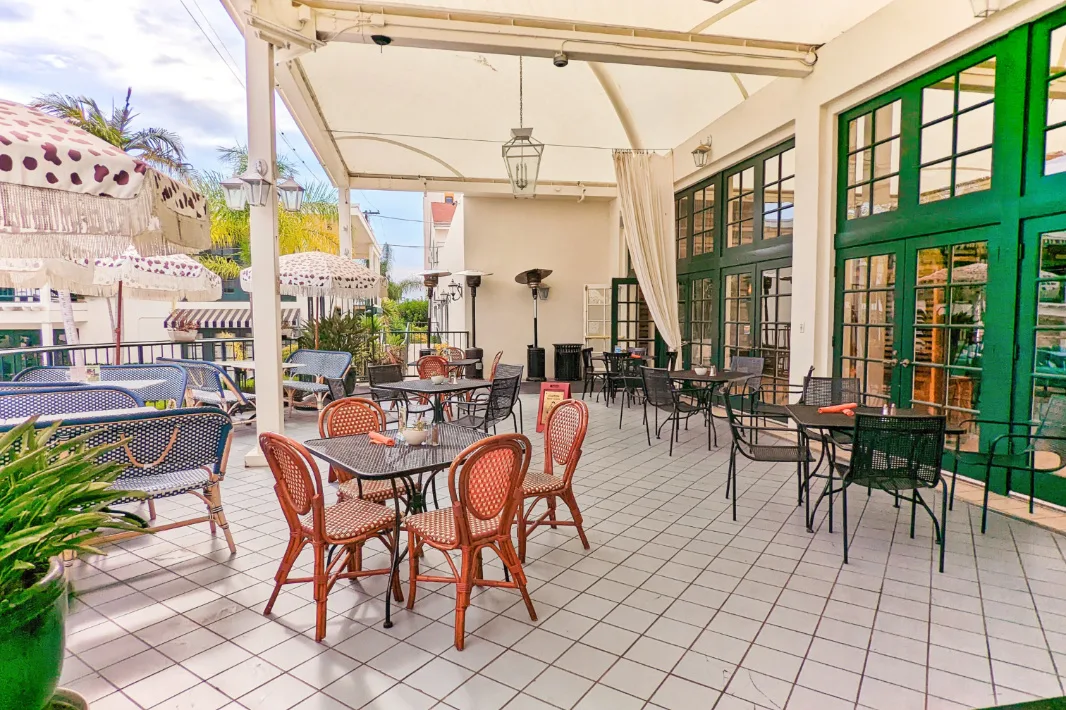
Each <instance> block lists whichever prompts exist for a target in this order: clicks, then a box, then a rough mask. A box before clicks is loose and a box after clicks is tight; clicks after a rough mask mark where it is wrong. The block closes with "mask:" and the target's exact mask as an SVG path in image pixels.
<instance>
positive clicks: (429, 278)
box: [416, 269, 452, 356]
mask: <svg viewBox="0 0 1066 710" xmlns="http://www.w3.org/2000/svg"><path fill="white" fill-rule="evenodd" d="M451 275H452V272H450V271H440V270H436V269H430V270H428V271H419V272H418V273H417V274H416V276H421V277H422V285H423V286H425V287H426V304H427V305H428V308H426V347H425V348H423V349H422V350H420V351H419V356H422V355H432V354H433V291H434V290H435V289H436V288H437V284H438V283H440V279H441V277H443V276H451ZM423 350H424V351H425V352H423Z"/></svg>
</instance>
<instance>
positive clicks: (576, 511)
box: [519, 490, 589, 562]
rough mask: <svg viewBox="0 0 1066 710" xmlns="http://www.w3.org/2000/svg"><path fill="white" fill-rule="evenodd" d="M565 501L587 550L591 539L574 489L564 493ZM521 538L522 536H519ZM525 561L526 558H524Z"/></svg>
mask: <svg viewBox="0 0 1066 710" xmlns="http://www.w3.org/2000/svg"><path fill="white" fill-rule="evenodd" d="M561 497H562V499H563V502H564V503H566V507H567V508H569V509H570V517H571V518H573V520H574V527H576V528H577V534H578V536H579V537H580V538H581V544H582V546H584V548H585V549H586V550H588V549H589V539H588V538H587V537H585V528H584V527H583V525H582V523H583V522H584V519H583V518H582V517H581V509H580V508H578V507H577V498H576V497H575V496H574V492H573V491H572V490H568V491H566V492H565V493H563V494H562V496H561ZM519 539H520V540H521V538H519ZM522 561H523V562H524V561H525V559H524V558H523V560H522Z"/></svg>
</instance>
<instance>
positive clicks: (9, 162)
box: [0, 99, 211, 260]
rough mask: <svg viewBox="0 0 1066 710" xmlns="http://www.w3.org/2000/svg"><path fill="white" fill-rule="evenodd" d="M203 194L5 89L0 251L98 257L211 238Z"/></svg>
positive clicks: (167, 249)
mask: <svg viewBox="0 0 1066 710" xmlns="http://www.w3.org/2000/svg"><path fill="white" fill-rule="evenodd" d="M210 228H211V224H210V218H209V215H208V212H207V201H206V199H205V198H204V197H203V196H202V195H200V194H198V193H196V192H195V191H194V190H192V189H190V188H189V187H187V186H186V185H183V184H182V183H180V182H178V181H177V180H174V179H173V178H170V177H168V176H166V175H163V174H161V173H159V172H157V171H155V170H153V169H152V168H149V167H148V166H147V165H145V163H143V162H141V161H140V160H137V159H136V158H134V157H133V156H130V155H127V154H126V153H124V152H123V151H121V150H120V149H118V148H116V147H115V146H112V145H110V144H108V143H106V142H104V141H102V140H100V139H99V138H96V137H95V136H93V135H90V134H89V133H86V132H85V131H83V130H81V129H79V128H77V127H75V126H73V125H71V124H69V123H67V122H65V121H63V120H62V119H59V118H55V117H53V116H49V115H47V114H45V113H42V112H40V111H37V110H34V109H31V108H29V107H27V106H23V105H22V104H17V103H14V102H12V101H6V100H3V99H0V257H8V258H30V259H36V258H45V259H67V260H77V259H94V258H97V257H101V256H118V255H120V254H121V253H122V252H123V251H124V250H125V249H127V248H128V247H130V246H136V247H137V248H138V250H139V251H140V253H141V254H144V255H157V254H173V253H195V252H200V251H203V250H205V249H208V248H210V246H211V234H210Z"/></svg>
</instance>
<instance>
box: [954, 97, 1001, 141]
mask: <svg viewBox="0 0 1066 710" xmlns="http://www.w3.org/2000/svg"><path fill="white" fill-rule="evenodd" d="M994 108H995V107H994V106H993V104H986V105H984V106H982V107H981V108H975V109H973V110H972V111H967V112H966V113H963V114H960V115H959V123H958V129H957V130H958V138H957V139H956V149H955V150H956V152H958V153H962V152H964V151H967V150H972V149H974V148H981V147H984V146H987V145H991V144H992V118H993V109H994Z"/></svg>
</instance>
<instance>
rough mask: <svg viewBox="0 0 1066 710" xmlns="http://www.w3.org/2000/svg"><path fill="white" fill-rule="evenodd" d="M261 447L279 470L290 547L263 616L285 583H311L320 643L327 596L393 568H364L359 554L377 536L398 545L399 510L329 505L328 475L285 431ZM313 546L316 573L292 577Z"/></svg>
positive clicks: (361, 503)
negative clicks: (346, 582)
mask: <svg viewBox="0 0 1066 710" xmlns="http://www.w3.org/2000/svg"><path fill="white" fill-rule="evenodd" d="M259 446H260V447H261V448H262V450H263V455H264V456H265V457H266V460H267V464H268V465H269V466H270V471H271V472H272V473H273V474H274V481H275V485H274V492H275V493H276V494H277V496H278V502H279V503H280V504H281V512H282V513H283V514H284V515H285V522H287V523H288V524H289V546H288V547H287V548H286V550H285V555H284V556H283V557H282V559H281V565H280V566H279V567H278V571H277V574H276V575H274V581H275V584H274V592H273V593H272V594H271V595H270V599H269V601H267V604H266V608H265V609H264V610H263V615H264V616H269V615H270V611H271V609H273V608H274V602H275V601H276V600H277V598H278V592H280V591H281V587H282V585H283V584H296V583H300V582H311V583H312V584H313V585H314V600H315V607H316V608H315V641H321V640H322V639H323V637H325V635H326V597H327V596H328V595H329V590H330V589H332V588H333V585H334V584H336V582H337V580H338V579H352V578H355V577H367V576H370V575H382V574H390V573H391V572H392V567H391V565H390V566H389V567H386V568H384V569H373V570H363V569H361V568H360V567H361V566H360V565H359V564H358V559H359V558H358V556H357V555H358V554H359V550H361V548H362V546H363V545H364V544H365V543H366V542H367V541H368V540H371V539H374V538H377V539H379V540H381V541H382V542H383V543H384V544H385V547H386V548H387V549H389V550H391V549H392V545H393V544H394V542H395V541H394V540H393V539H392V538H393V535H392V533H393V527H394V525H395V523H396V511H394V510H393V509H392V508H389V507H388V506H384V505H378V504H376V503H368V502H367V501H365V500H359V499H357V498H350V499H347V500H345V501H343V502H339V503H335V504H334V505H329V506H327V505H325V504H324V503H323V498H324V496H323V491H322V476H321V475H320V474H319V472H318V467H317V466H316V465H315V461H314V459H312V458H311V454H310V452H308V451H307V449H305V448H304V447H303V445H302V444H300V443H299V442H296V441H293V440H292V439H289V438H288V437H285V436H282V435H280V434H272V433H266V434H261V435H260V436H259ZM307 545H311V547H312V549H313V550H314V553H315V557H314V566H313V568H312V573H311V576H310V577H290V576H289V573H290V572H291V571H292V567H293V565H294V564H295V563H296V561H297V559H298V558H299V556H300V552H301V551H303V549H304V547H306V546H307ZM333 545H338V546H341V547H342V548H343V552H342V554H339V555H337V556H336V557H334V558H332V559H330V561H329V562H328V563H327V562H326V556H327V548H329V547H331V546H333ZM392 583H393V594H394V595H395V596H396V600H397V601H403V592H402V591H401V590H400V578H399V576H398V575H397V576H394V577H393V578H392Z"/></svg>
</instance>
